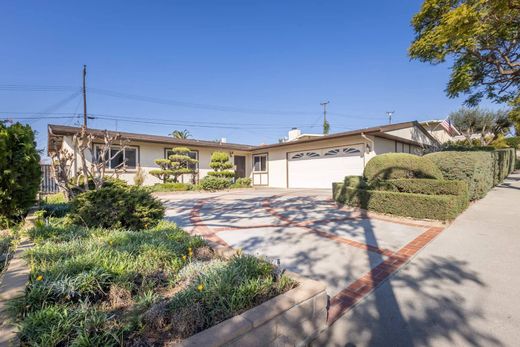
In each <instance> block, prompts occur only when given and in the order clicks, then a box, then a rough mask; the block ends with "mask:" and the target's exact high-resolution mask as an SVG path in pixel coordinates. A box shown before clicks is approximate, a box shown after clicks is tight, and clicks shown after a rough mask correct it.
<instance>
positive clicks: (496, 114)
mask: <svg viewBox="0 0 520 347" xmlns="http://www.w3.org/2000/svg"><path fill="white" fill-rule="evenodd" d="M449 119H450V121H451V123H452V124H453V125H454V126H455V127H456V128H457V129H458V130H459V131H461V132H462V133H463V134H464V137H465V138H466V140H467V141H469V140H470V139H471V137H472V135H475V134H478V135H480V142H481V143H480V144H484V145H487V144H489V143H491V142H493V141H496V140H497V139H498V138H499V137H503V136H504V135H505V134H507V133H508V132H509V129H510V128H511V126H512V122H511V120H510V119H509V118H508V112H507V111H504V110H498V111H489V110H484V109H480V108H461V109H459V110H457V111H455V112H452V113H451V114H450V116H449Z"/></svg>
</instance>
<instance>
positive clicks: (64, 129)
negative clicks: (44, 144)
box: [48, 124, 254, 151]
mask: <svg viewBox="0 0 520 347" xmlns="http://www.w3.org/2000/svg"><path fill="white" fill-rule="evenodd" d="M80 130H81V128H79V127H71V126H66V125H56V124H49V126H48V131H49V137H51V136H60V135H74V134H77V133H78V132H79V131H80ZM89 131H90V132H91V133H93V134H94V135H102V133H103V131H104V130H101V129H90V128H89ZM109 133H110V134H120V135H121V136H122V137H123V138H127V139H129V140H134V141H142V142H151V143H166V144H171V145H186V146H198V147H211V148H222V149H234V150H241V151H249V150H252V149H253V148H254V146H249V145H242V144H237V143H222V142H216V141H204V140H192V139H176V138H173V137H169V136H159V135H148V134H137V133H128V132H124V131H109Z"/></svg>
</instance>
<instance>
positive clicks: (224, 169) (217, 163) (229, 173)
mask: <svg viewBox="0 0 520 347" xmlns="http://www.w3.org/2000/svg"><path fill="white" fill-rule="evenodd" d="M209 166H210V167H211V168H212V169H213V170H214V171H210V172H208V175H210V176H214V177H221V178H231V177H234V176H235V172H234V171H233V170H231V169H232V168H233V164H231V162H230V161H229V155H228V154H227V153H226V152H213V153H212V154H211V161H210V163H209Z"/></svg>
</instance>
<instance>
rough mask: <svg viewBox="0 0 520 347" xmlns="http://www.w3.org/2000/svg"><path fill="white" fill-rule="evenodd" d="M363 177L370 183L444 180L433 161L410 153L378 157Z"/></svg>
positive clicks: (373, 160)
mask: <svg viewBox="0 0 520 347" xmlns="http://www.w3.org/2000/svg"><path fill="white" fill-rule="evenodd" d="M363 175H364V177H365V178H366V179H367V180H368V181H369V182H371V181H374V180H388V179H398V178H434V179H442V172H441V171H440V170H439V168H437V166H435V164H434V163H433V162H432V161H431V160H429V159H426V158H425V157H420V156H417V155H413V154H408V153H385V154H380V155H377V156H375V157H374V158H372V159H370V161H369V162H368V163H367V165H366V166H365V171H364V173H363Z"/></svg>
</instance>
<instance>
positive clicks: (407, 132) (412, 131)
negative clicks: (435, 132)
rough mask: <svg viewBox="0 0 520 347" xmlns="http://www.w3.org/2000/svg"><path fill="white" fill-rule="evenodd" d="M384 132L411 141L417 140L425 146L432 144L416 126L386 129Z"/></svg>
mask: <svg viewBox="0 0 520 347" xmlns="http://www.w3.org/2000/svg"><path fill="white" fill-rule="evenodd" d="M385 133H386V134H389V135H393V136H398V137H402V138H405V139H408V140H411V141H415V142H419V143H422V144H424V145H427V146H431V145H433V144H434V143H433V141H432V140H431V139H430V138H429V137H428V136H427V135H426V134H425V133H424V132H423V131H421V130H420V129H419V128H418V127H416V126H413V127H409V128H404V129H398V130H392V131H386V132H385Z"/></svg>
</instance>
